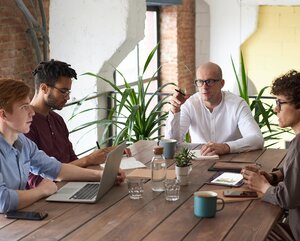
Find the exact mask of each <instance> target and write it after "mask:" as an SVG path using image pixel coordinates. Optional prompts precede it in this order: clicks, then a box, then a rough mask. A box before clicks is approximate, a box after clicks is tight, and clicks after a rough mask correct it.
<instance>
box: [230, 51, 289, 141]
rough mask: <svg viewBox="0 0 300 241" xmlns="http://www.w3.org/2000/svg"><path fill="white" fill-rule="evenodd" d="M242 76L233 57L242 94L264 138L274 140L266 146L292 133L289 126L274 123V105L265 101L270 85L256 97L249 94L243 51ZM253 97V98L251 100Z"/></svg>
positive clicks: (235, 72) (241, 55) (241, 57)
mask: <svg viewBox="0 0 300 241" xmlns="http://www.w3.org/2000/svg"><path fill="white" fill-rule="evenodd" d="M240 60H241V62H240V72H241V75H240V77H239V76H238V74H237V71H236V68H235V65H234V62H233V59H232V58H231V64H232V68H233V70H234V74H235V78H236V81H237V84H238V87H239V93H240V96H241V97H242V98H243V99H244V100H245V101H246V102H247V104H248V105H249V107H250V110H251V112H252V113H253V117H254V119H255V121H256V122H257V124H258V126H259V127H260V129H261V131H262V134H263V137H264V140H265V141H272V142H270V143H269V144H267V145H266V146H265V147H270V146H272V145H274V144H276V143H277V141H278V140H279V139H280V135H281V134H283V133H291V130H290V129H289V128H280V127H279V126H278V124H275V123H272V121H271V118H272V116H274V115H276V113H275V112H274V110H273V105H269V104H268V103H266V102H263V100H262V98H263V94H264V91H265V90H266V89H267V88H269V86H265V87H263V88H262V89H261V90H260V91H259V93H258V95H257V96H256V97H254V99H253V96H252V97H251V96H249V94H248V76H247V73H246V66H245V62H244V58H243V53H242V51H241V52H240ZM250 99H251V100H250Z"/></svg>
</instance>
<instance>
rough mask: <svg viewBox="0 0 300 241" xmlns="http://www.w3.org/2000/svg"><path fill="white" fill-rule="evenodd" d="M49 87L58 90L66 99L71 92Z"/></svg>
mask: <svg viewBox="0 0 300 241" xmlns="http://www.w3.org/2000/svg"><path fill="white" fill-rule="evenodd" d="M50 87H51V88H54V89H56V90H58V91H59V92H60V93H62V94H63V96H64V97H67V96H69V95H70V94H71V90H65V89H60V88H57V87H55V86H50Z"/></svg>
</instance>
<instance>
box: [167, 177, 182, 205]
mask: <svg viewBox="0 0 300 241" xmlns="http://www.w3.org/2000/svg"><path fill="white" fill-rule="evenodd" d="M164 185H165V197H166V200H167V201H177V200H178V199H179V190H180V185H179V182H178V180H176V179H170V180H165V181H164Z"/></svg>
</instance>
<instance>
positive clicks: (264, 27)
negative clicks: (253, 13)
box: [241, 6, 300, 94]
mask: <svg viewBox="0 0 300 241" xmlns="http://www.w3.org/2000/svg"><path fill="white" fill-rule="evenodd" d="M241 49H242V51H243V55H244V60H245V64H246V68H247V73H248V76H249V78H250V79H251V80H252V81H253V83H254V85H255V86H256V88H257V90H258V91H259V90H260V89H261V88H262V87H264V86H266V85H271V83H272V80H273V79H274V78H276V77H278V76H279V75H281V74H284V73H285V72H287V71H288V70H290V69H296V70H298V71H300V6H287V7H285V6H260V8H259V14H258V25H257V31H256V32H255V33H254V34H253V35H252V36H251V37H250V38H249V39H248V40H247V41H246V42H245V43H243V44H242V46H241ZM265 94H269V90H268V91H267V92H266V93H265Z"/></svg>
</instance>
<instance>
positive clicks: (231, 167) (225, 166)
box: [208, 161, 254, 173]
mask: <svg viewBox="0 0 300 241" xmlns="http://www.w3.org/2000/svg"><path fill="white" fill-rule="evenodd" d="M249 165H254V163H253V162H224V161H220V162H215V163H213V164H212V166H211V167H209V168H208V171H222V172H237V173H240V172H241V170H242V169H243V168H244V167H246V166H249Z"/></svg>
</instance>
